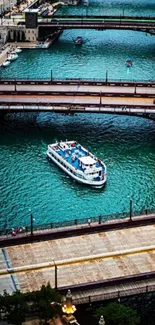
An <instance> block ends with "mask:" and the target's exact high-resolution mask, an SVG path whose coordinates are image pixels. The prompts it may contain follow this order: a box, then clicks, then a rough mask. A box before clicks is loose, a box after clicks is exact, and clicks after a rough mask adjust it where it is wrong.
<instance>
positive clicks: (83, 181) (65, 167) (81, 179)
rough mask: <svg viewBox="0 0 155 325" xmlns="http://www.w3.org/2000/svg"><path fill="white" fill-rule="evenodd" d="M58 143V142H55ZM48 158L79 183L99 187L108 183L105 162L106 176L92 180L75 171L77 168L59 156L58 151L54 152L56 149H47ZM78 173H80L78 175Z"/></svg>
mask: <svg viewBox="0 0 155 325" xmlns="http://www.w3.org/2000/svg"><path fill="white" fill-rule="evenodd" d="M55 145H57V144H55ZM47 158H48V159H49V160H51V161H52V162H54V163H55V164H56V165H57V166H58V167H59V168H60V169H62V170H63V171H64V172H65V173H66V174H67V175H69V176H70V177H71V178H73V179H74V180H75V181H77V182H78V183H81V184H84V185H89V186H93V187H97V188H101V187H103V186H104V185H105V183H106V166H105V164H103V166H104V169H105V173H104V177H103V178H102V179H101V180H91V179H86V178H84V177H83V176H82V175H79V173H78V171H76V172H75V170H73V169H72V167H70V166H69V164H67V162H66V161H65V160H64V159H63V160H61V158H60V157H59V155H58V154H57V153H55V152H54V150H52V149H50V151H49V150H47ZM77 174H78V175H77Z"/></svg>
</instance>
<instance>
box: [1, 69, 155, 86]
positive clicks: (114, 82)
mask: <svg viewBox="0 0 155 325" xmlns="http://www.w3.org/2000/svg"><path fill="white" fill-rule="evenodd" d="M0 84H1V85H9V84H11V85H12V84H17V85H18V84H19V85H25V84H31V85H33V84H34V85H37V84H38V85H39V84H41V85H42V84H45V85H48V84H49V85H57V84H58V85H59V84H60V85H61V84H71V85H89V84H91V85H97V86H102V85H107V86H123V87H128V86H136V87H138V86H139V87H141V86H142V87H143V86H145V87H155V80H128V79H110V78H109V77H108V71H105V78H103V79H97V78H85V79H82V78H64V79H59V78H53V76H52V78H49V79H46V78H40V79H37V78H36V79H35V78H33V79H31V78H25V79H23V78H17V79H16V78H13V79H10V78H5V79H3V78H0Z"/></svg>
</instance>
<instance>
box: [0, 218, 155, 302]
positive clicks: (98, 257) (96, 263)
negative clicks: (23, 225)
mask: <svg viewBox="0 0 155 325" xmlns="http://www.w3.org/2000/svg"><path fill="white" fill-rule="evenodd" d="M154 221H155V215H153V214H152V215H145V216H138V217H134V218H133V219H131V218H126V219H123V220H111V221H110V220H109V221H105V222H103V223H102V222H101V223H93V222H92V223H91V224H90V225H89V224H83V225H77V224H76V225H74V226H71V227H65V228H57V229H54V228H53V229H51V230H46V231H42V233H41V231H40V232H38V233H37V232H36V233H33V234H32V233H31V234H25V235H24V234H23V235H22V234H21V235H20V234H19V235H17V237H18V236H19V237H18V238H17V237H12V238H11V237H10V239H9V238H0V247H2V248H1V249H0V293H2V292H3V289H6V290H7V291H8V292H12V291H15V290H17V289H19V290H21V291H22V292H27V291H32V290H39V288H40V287H41V285H42V284H47V282H48V281H49V282H50V283H51V286H52V287H56V288H57V289H58V290H59V292H60V293H62V294H66V292H67V290H68V289H71V291H72V294H73V300H74V302H75V303H76V304H81V303H87V302H90V301H97V300H98V301H99V300H104V299H111V298H120V297H123V296H128V295H134V294H140V293H144V292H151V291H155V241H154V238H155V236H154V235H155V227H154ZM2 245H3V246H2ZM9 245H11V246H9Z"/></svg>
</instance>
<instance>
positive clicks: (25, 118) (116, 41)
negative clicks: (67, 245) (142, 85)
mask: <svg viewBox="0 0 155 325" xmlns="http://www.w3.org/2000/svg"><path fill="white" fill-rule="evenodd" d="M95 4H96V5H95ZM144 4H145V5H144ZM101 5H102V6H103V2H101V1H96V2H95V1H92V2H91V1H90V5H89V9H88V10H93V12H94V13H95V14H97V10H100V11H101V8H100V6H101ZM81 6H82V5H81ZM110 6H111V7H110ZM122 7H123V8H124V10H125V11H127V10H128V11H129V12H130V13H133V12H136V13H137V14H138V13H139V12H141V13H142V14H144V12H145V14H148V15H149V14H150V15H151V14H152V15H154V12H155V5H154V1H136V3H135V2H134V3H132V1H128V2H127V1H123V6H122V1H115V2H114V1H111V0H110V1H104V9H105V8H106V9H105V10H106V11H107V14H108V11H110V10H111V12H113V14H116V13H117V14H118V12H121V10H122ZM79 8H80V7H79ZM97 8H100V9H97ZM110 8H111V9H110ZM67 9H68V10H70V12H75V11H76V10H77V8H72V7H68V6H65V8H63V9H61V10H63V11H65V13H66V10H67ZM82 10H85V8H83V9H82ZM136 10H137V11H136ZM140 10H141V11H140ZM79 35H80V36H82V37H83V39H84V43H83V44H82V46H81V47H77V46H75V44H74V39H75V38H76V36H79ZM154 53H155V36H152V37H151V36H150V35H146V34H145V33H140V32H133V31H112V30H109V31H90V30H78V31H76V30H70V31H64V32H63V34H62V35H61V37H60V39H59V40H58V41H56V42H55V43H54V44H53V46H52V47H51V48H50V49H47V50H24V51H22V52H21V53H20V54H19V58H18V59H17V61H15V62H13V63H11V64H10V66H8V67H7V68H5V69H4V68H1V71H0V73H1V77H3V78H10V77H13V78H50V76H51V71H52V74H53V77H54V78H69V77H72V78H77V77H78V78H99V79H104V78H105V74H106V71H108V78H109V79H127V80H149V79H151V80H154V79H155V69H154V65H155V56H154ZM126 57H132V59H133V66H132V68H130V69H127V68H126V66H125V59H126ZM0 126H1V128H0V148H1V150H0V169H1V184H0V186H1V211H0V214H1V215H0V218H1V225H2V224H4V223H5V224H6V225H7V227H8V228H10V227H12V226H15V225H16V226H23V225H28V224H29V214H30V210H31V211H32V213H33V216H34V218H35V221H34V223H36V224H41V223H42V224H43V223H46V222H54V221H58V220H59V221H63V220H68V219H75V218H85V217H86V218H87V217H90V216H97V215H99V214H109V213H115V212H120V211H127V210H129V201H130V199H132V200H133V209H135V210H139V209H142V208H155V187H154V184H155V164H154V161H155V122H154V121H151V120H148V119H144V118H140V117H131V116H118V115H100V114H77V115H74V116H65V115H59V114H54V113H40V114H39V113H38V114H30V113H26V114H25V115H24V114H8V115H6V116H5V118H4V119H1V121H0ZM65 139H69V140H72V139H74V140H76V141H78V142H79V143H81V144H82V145H84V146H85V147H86V148H88V149H89V150H90V151H91V152H93V153H94V154H95V155H97V156H98V157H99V158H100V159H102V160H104V162H105V163H106V165H107V170H108V175H107V184H106V186H105V188H103V189H93V188H90V187H85V186H82V185H80V184H77V183H76V182H74V181H73V180H72V179H70V178H69V177H68V176H67V175H66V174H64V173H63V172H62V171H61V170H59V169H58V168H57V167H56V166H55V165H53V164H52V163H50V162H49V161H48V160H47V159H46V150H47V145H48V144H49V143H53V142H54V141H56V140H65Z"/></svg>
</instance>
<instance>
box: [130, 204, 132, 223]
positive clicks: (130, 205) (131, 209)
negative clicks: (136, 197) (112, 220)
mask: <svg viewBox="0 0 155 325" xmlns="http://www.w3.org/2000/svg"><path fill="white" fill-rule="evenodd" d="M131 220H132V200H131V199H130V221H131Z"/></svg>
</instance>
